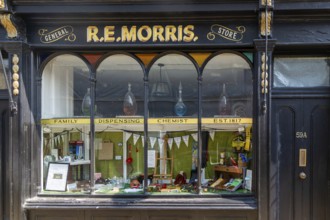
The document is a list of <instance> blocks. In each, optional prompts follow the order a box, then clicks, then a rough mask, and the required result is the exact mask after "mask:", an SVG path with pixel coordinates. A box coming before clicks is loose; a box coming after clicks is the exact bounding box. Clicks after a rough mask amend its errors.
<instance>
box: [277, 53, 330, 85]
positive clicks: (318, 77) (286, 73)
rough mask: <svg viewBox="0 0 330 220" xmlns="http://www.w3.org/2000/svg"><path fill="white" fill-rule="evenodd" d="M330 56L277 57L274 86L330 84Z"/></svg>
mask: <svg viewBox="0 0 330 220" xmlns="http://www.w3.org/2000/svg"><path fill="white" fill-rule="evenodd" d="M329 85H330V77H329V58H328V57H275V60H274V87H278V88H282V87H296V88H303V87H321V86H329Z"/></svg>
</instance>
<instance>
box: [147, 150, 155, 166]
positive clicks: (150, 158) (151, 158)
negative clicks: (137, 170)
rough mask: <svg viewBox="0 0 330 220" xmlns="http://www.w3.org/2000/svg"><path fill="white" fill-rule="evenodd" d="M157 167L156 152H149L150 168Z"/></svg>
mask: <svg viewBox="0 0 330 220" xmlns="http://www.w3.org/2000/svg"><path fill="white" fill-rule="evenodd" d="M154 167H156V151H155V150H148V168H154Z"/></svg>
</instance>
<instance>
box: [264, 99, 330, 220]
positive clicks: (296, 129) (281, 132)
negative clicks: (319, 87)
mask: <svg viewBox="0 0 330 220" xmlns="http://www.w3.org/2000/svg"><path fill="white" fill-rule="evenodd" d="M271 123H272V127H271V129H272V130H271V154H270V156H271V163H270V206H271V208H270V219H278V220H284V219H285V220H329V219H330V211H329V209H330V99H317V98H311V99H309V98H298V99H291V98H289V99H288V98H283V99H280V98H279V99H273V100H272V117H271Z"/></svg>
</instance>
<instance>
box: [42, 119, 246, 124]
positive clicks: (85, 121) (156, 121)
mask: <svg viewBox="0 0 330 220" xmlns="http://www.w3.org/2000/svg"><path fill="white" fill-rule="evenodd" d="M89 123H90V119H88V118H77V119H76V118H62V119H42V120H41V124H43V125H70V124H71V125H72V124H89ZM143 123H144V119H143V118H97V119H95V124H143ZM148 123H149V124H197V123H198V119H197V118H149V119H148ZM202 124H252V118H202Z"/></svg>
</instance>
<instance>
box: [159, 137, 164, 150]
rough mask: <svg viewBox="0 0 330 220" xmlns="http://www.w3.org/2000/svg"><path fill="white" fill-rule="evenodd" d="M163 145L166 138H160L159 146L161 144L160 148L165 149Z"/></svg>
mask: <svg viewBox="0 0 330 220" xmlns="http://www.w3.org/2000/svg"><path fill="white" fill-rule="evenodd" d="M163 145H164V139H162V138H159V139H158V146H159V149H163Z"/></svg>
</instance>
